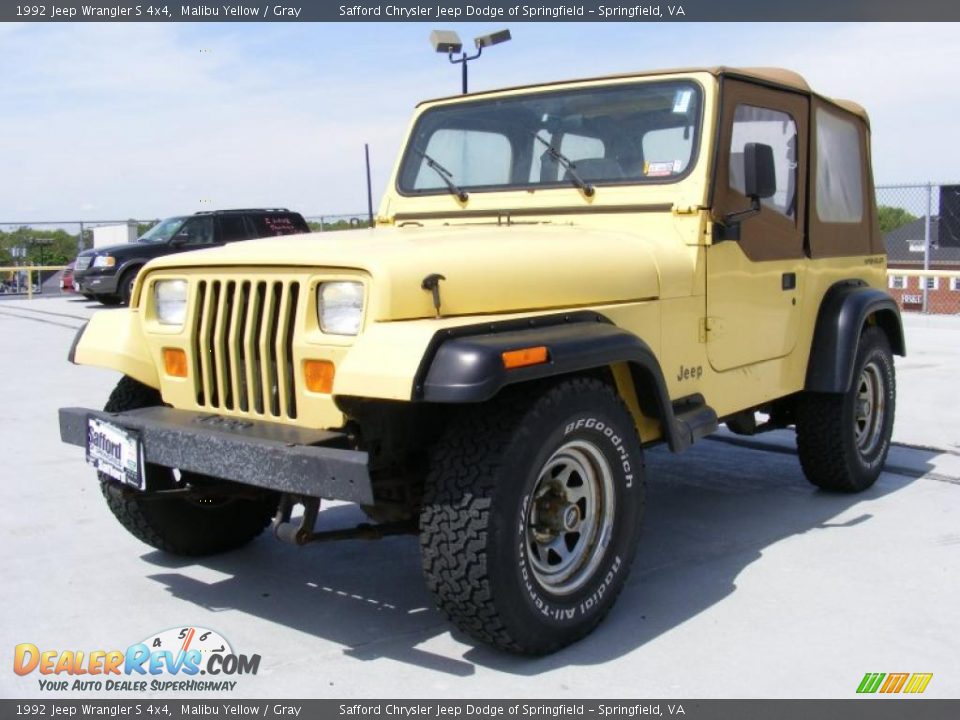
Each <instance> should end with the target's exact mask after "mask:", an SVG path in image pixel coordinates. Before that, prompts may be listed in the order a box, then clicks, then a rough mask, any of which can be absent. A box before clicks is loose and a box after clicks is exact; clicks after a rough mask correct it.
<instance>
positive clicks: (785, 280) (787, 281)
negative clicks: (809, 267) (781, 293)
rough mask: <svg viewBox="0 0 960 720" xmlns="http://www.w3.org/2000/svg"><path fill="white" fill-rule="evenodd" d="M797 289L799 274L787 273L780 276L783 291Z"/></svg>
mask: <svg viewBox="0 0 960 720" xmlns="http://www.w3.org/2000/svg"><path fill="white" fill-rule="evenodd" d="M796 288H797V274H796V273H795V272H785V273H784V274H783V275H781V276H780V289H781V290H796Z"/></svg>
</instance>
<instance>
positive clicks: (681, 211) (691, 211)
mask: <svg viewBox="0 0 960 720" xmlns="http://www.w3.org/2000/svg"><path fill="white" fill-rule="evenodd" d="M671 210H672V211H673V214H674V215H696V214H697V213H698V212H700V206H699V205H674V206H673V208H671Z"/></svg>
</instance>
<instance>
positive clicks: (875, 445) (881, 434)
mask: <svg viewBox="0 0 960 720" xmlns="http://www.w3.org/2000/svg"><path fill="white" fill-rule="evenodd" d="M896 396H897V391H896V377H895V375H894V368H893V354H892V353H891V352H890V342H889V341H888V340H887V336H886V335H885V334H884V332H883V331H882V330H881V329H880V328H877V327H868V328H867V329H866V330H864V331H863V334H862V335H861V336H860V346H859V348H858V349H857V357H856V362H855V363H854V368H853V379H852V381H851V386H850V389H849V390H847V392H846V393H844V394H842V395H839V394H825V393H804V394H803V395H801V396H800V399H799V403H798V406H797V449H798V452H799V455H800V464H801V465H802V466H803V471H804V473H805V474H806V476H807V479H808V480H809V481H810V482H811V483H813V484H814V485H816V486H817V487H820V488H823V489H824V490H833V491H837V492H860V491H862V490H866V489H867V488H868V487H870V486H871V485H873V483H874V482H876V480H877V477H879V475H880V471H881V470H883V464H884V462H886V459H887V453H888V452H889V450H890V436H891V434H892V432H893V418H894V411H895V409H896Z"/></svg>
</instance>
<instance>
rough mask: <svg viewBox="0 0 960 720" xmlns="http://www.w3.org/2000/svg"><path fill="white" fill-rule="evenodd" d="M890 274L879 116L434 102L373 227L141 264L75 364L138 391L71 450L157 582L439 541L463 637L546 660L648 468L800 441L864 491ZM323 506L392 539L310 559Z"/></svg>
mask: <svg viewBox="0 0 960 720" xmlns="http://www.w3.org/2000/svg"><path fill="white" fill-rule="evenodd" d="M885 269H886V256H885V253H884V247H883V244H882V242H881V238H880V233H879V229H878V226H877V217H876V209H875V202H874V188H873V179H872V174H871V170H870V145H869V123H868V119H867V115H866V113H865V112H864V110H863V109H862V108H861V107H859V106H858V105H856V104H854V103H852V102H848V101H843V100H832V99H829V98H826V97H823V96H820V95H817V94H816V93H814V92H812V91H811V89H810V88H809V87H808V85H807V84H806V82H804V80H803V79H802V78H801V77H800V76H798V75H796V74H794V73H792V72H788V71H784V70H774V69H732V68H723V67H721V68H710V69H694V70H676V71H673V70H671V71H662V72H649V73H638V74H631V75H623V76H617V77H607V78H599V79H591V80H583V81H575V82H562V83H552V84H544V85H536V86H529V87H519V88H511V89H506V90H499V91H494V92H481V93H475V94H472V95H467V96H459V97H452V98H446V99H441V100H436V101H431V102H427V103H424V104H422V105H420V106H419V107H418V108H417V110H416V112H415V114H414V118H413V122H412V125H411V127H410V130H409V135H408V139H407V141H406V144H405V147H404V149H403V152H402V153H401V154H400V157H399V160H398V161H397V164H396V167H395V169H394V172H393V175H392V179H391V181H390V185H389V187H388V189H387V192H386V196H385V197H384V199H383V202H382V204H381V206H380V211H379V214H378V217H377V222H376V227H375V228H372V229H365V230H356V231H351V232H340V233H328V234H316V235H301V236H291V237H289V238H280V239H276V238H273V239H270V240H253V241H249V242H243V243H236V244H232V245H229V246H226V247H223V248H216V249H211V250H205V251H198V252H192V253H187V254H182V255H174V256H171V257H166V258H162V259H159V260H155V261H152V262H150V263H149V264H148V265H147V266H146V267H145V268H144V270H143V271H142V272H141V273H140V274H139V276H138V278H137V281H136V285H135V287H134V289H133V300H132V302H131V304H130V307H129V308H128V309H122V310H117V311H109V312H101V313H98V314H96V315H95V316H94V317H93V318H92V319H91V320H90V322H89V323H88V324H87V325H86V327H85V328H84V329H83V330H81V331H80V333H79V334H78V336H77V339H76V341H75V342H74V345H73V348H72V349H71V351H70V359H71V361H73V362H75V363H79V364H86V365H96V366H101V367H106V368H112V369H115V370H118V371H119V372H121V373H123V375H124V377H123V379H122V380H121V381H120V383H119V385H118V386H117V388H116V390H115V391H114V392H113V394H112V395H111V397H110V399H109V400H108V402H107V404H106V407H105V408H104V410H103V411H102V412H101V411H97V410H92V409H86V408H64V409H62V410H61V411H60V428H61V436H62V439H63V440H64V441H65V442H68V443H72V444H75V445H80V446H82V447H85V448H86V454H87V459H88V461H89V462H90V463H91V464H92V465H94V466H95V467H96V469H97V471H98V473H99V479H100V483H101V487H102V490H103V494H104V496H105V497H106V500H107V503H108V505H109V507H110V509H111V510H112V511H113V513H114V514H115V515H116V517H117V519H118V520H119V521H120V522H121V523H122V524H123V525H124V526H125V527H126V528H127V529H128V530H129V531H130V532H131V533H133V534H134V535H135V536H136V537H137V538H139V539H140V540H142V541H144V542H146V543H148V544H150V545H152V546H154V547H156V548H159V549H160V550H163V551H167V552H171V553H179V554H186V555H203V554H208V553H215V552H221V551H225V550H230V549H232V548H236V547H239V546H241V545H243V544H244V543H247V542H248V541H250V540H251V539H252V538H254V537H255V536H256V535H258V534H259V533H260V532H261V531H262V530H263V529H264V528H265V527H266V526H267V525H268V524H270V523H271V520H272V522H273V527H274V532H275V533H276V534H277V536H278V537H280V538H282V539H286V540H289V541H292V542H295V543H300V544H302V543H305V542H308V541H312V540H323V539H333V538H341V537H378V536H382V535H386V534H392V533H400V532H411V531H412V532H419V535H420V545H421V550H422V557H423V570H424V574H425V576H426V582H427V585H428V587H429V589H430V592H431V593H432V594H433V597H434V598H435V600H436V602H437V604H438V605H439V607H440V608H441V609H442V610H443V611H444V612H445V613H446V615H447V616H448V617H449V618H450V620H451V621H452V622H453V623H454V624H456V625H457V627H459V628H460V629H462V630H464V631H466V632H467V633H469V634H471V635H472V636H474V637H475V638H478V639H480V640H482V641H485V642H488V643H491V644H493V645H495V646H498V647H501V648H504V649H507V650H511V651H515V652H521V653H533V654H537V653H547V652H551V651H553V650H556V649H558V648H560V647H562V646H564V645H567V644H569V643H571V642H573V641H575V640H577V639H578V638H581V637H583V636H584V635H585V634H587V633H588V632H589V631H590V630H591V629H592V628H593V627H594V626H595V625H596V624H597V623H598V622H599V621H600V620H601V619H602V618H603V616H604V615H605V614H606V613H607V611H609V609H610V607H611V606H612V605H613V603H614V600H615V598H616V596H617V594H618V593H619V592H620V590H621V589H622V587H623V585H624V581H625V580H626V578H627V574H628V572H629V569H630V565H631V562H632V560H633V557H634V550H635V546H636V543H637V537H638V533H639V530H640V522H641V516H642V514H643V507H644V460H643V449H644V448H645V447H647V446H650V445H652V444H654V443H659V442H665V443H667V444H668V445H669V447H670V449H671V450H672V451H674V452H682V451H683V450H684V449H685V448H687V447H689V446H690V445H691V444H692V443H695V442H697V441H698V440H699V439H700V438H702V437H704V436H705V435H708V434H710V433H712V432H714V431H715V430H716V429H717V427H718V425H719V424H720V423H722V422H725V423H726V424H727V426H728V427H729V428H730V429H732V430H733V431H734V432H739V433H745V434H752V433H755V432H761V431H764V430H769V429H774V428H784V427H788V426H795V427H796V431H797V444H798V448H799V457H800V463H801V465H802V467H803V470H804V472H805V473H806V476H807V477H808V478H809V480H810V481H811V482H812V483H813V484H815V485H817V486H819V487H821V488H824V489H826V490H831V491H841V492H855V491H860V490H863V489H865V488H867V487H869V486H870V485H871V484H872V483H873V482H874V481H875V480H876V478H877V476H878V474H879V473H880V471H881V468H882V467H883V464H884V461H885V458H886V456H887V451H888V449H889V446H890V434H891V428H892V426H893V418H894V402H895V386H894V366H893V359H892V355H893V354H899V355H902V354H904V352H905V346H904V337H903V331H902V328H901V323H900V317H899V312H898V309H897V306H896V304H895V303H894V302H893V300H892V299H891V298H890V297H889V296H888V295H887V294H886V292H885V291H884V289H883V288H884V286H885V283H884V279H885ZM758 418H760V419H761V420H762V422H758ZM321 499H334V500H341V501H350V502H355V503H358V504H360V505H361V506H362V507H363V508H364V510H365V511H366V512H367V514H368V516H369V517H370V518H371V519H372V520H373V521H374V523H375V524H368V525H363V526H360V527H359V528H355V529H350V530H343V531H327V532H322V533H321V532H316V531H315V529H314V523H315V521H316V518H317V513H318V510H319V506H320V501H321ZM299 508H302V510H300V509H299Z"/></svg>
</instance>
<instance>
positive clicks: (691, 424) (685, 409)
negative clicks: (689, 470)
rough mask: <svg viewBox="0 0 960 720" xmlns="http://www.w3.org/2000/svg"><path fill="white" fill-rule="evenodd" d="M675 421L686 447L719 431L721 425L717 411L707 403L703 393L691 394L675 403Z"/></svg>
mask: <svg viewBox="0 0 960 720" xmlns="http://www.w3.org/2000/svg"><path fill="white" fill-rule="evenodd" d="M673 421H674V423H675V424H676V427H677V430H678V431H679V432H678V436H679V437H680V438H682V440H683V442H684V447H683V448H680V449H686V448H688V447H690V446H691V445H693V444H694V443H695V442H696V441H697V440H700V439H701V438H704V437H706V436H707V435H710V434H711V433H714V432H716V431H717V428H718V427H719V426H720V423H719V421H718V420H717V413H716V411H715V410H714V409H713V408H712V407H710V406H709V405H707V403H706V401H705V400H704V399H703V395H699V394H697V395H690V396H688V397H685V398H680V399H679V400H675V401H674V403H673Z"/></svg>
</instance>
